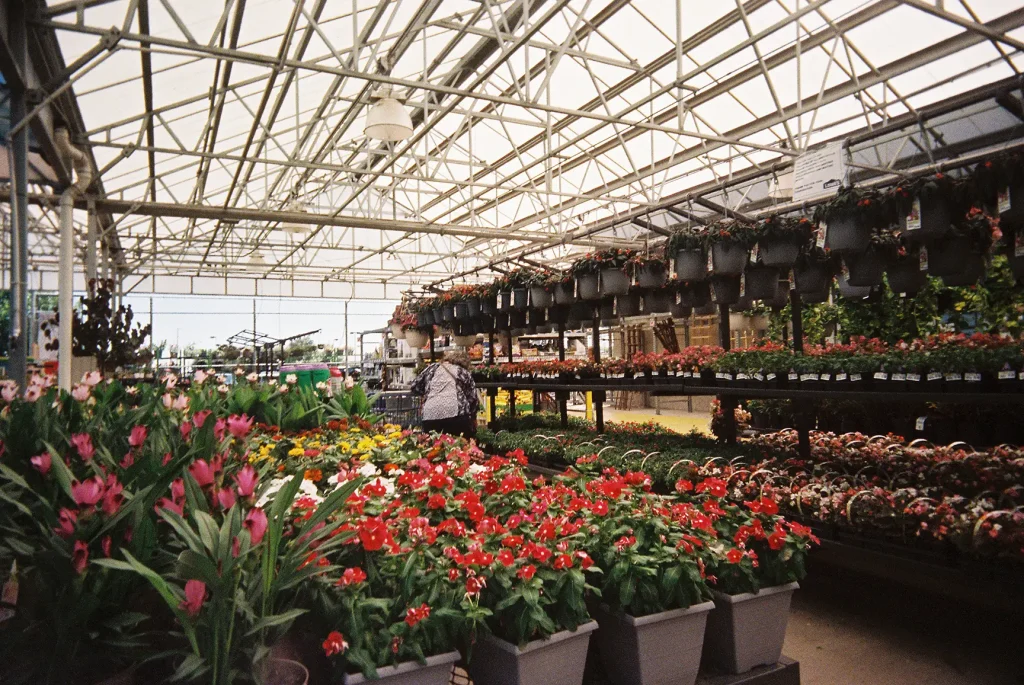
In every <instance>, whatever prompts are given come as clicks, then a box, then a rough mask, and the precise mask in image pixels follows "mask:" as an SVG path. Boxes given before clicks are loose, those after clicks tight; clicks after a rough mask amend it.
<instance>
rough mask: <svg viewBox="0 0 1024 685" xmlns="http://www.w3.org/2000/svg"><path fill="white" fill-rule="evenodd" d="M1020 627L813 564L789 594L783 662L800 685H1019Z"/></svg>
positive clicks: (1015, 621)
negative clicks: (795, 667) (794, 670)
mask: <svg viewBox="0 0 1024 685" xmlns="http://www.w3.org/2000/svg"><path fill="white" fill-rule="evenodd" d="M1022 636H1024V622H1022V620H1021V618H1020V617H1019V616H1017V617H1012V616H1008V615H1003V614H1000V613H998V612H994V611H992V610H989V609H981V608H977V607H974V606H970V605H966V604H964V603H957V602H955V601H953V600H948V599H945V598H943V597H939V596H937V595H932V594H929V593H925V592H922V591H920V590H916V589H910V588H904V587H902V586H899V585H896V584H894V583H891V582H888V581H882V580H877V579H872V578H866V577H865V576H863V575H859V574H855V573H852V572H848V571H843V570H841V569H838V568H836V567H832V566H826V565H821V564H818V565H814V564H812V568H811V569H810V575H809V576H808V578H807V580H806V581H805V582H804V583H803V584H802V587H801V589H800V590H799V591H798V592H797V593H796V594H795V595H794V598H793V607H792V610H791V613H790V620H789V628H788V631H787V633H786V645H785V649H784V653H785V654H786V656H788V657H790V658H792V659H796V660H798V661H799V662H800V673H801V684H802V685H890V684H892V685H1019V684H1021V683H1024V650H1022V649H1021V638H1022Z"/></svg>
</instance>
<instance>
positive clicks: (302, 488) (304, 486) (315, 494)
mask: <svg viewBox="0 0 1024 685" xmlns="http://www.w3.org/2000/svg"><path fill="white" fill-rule="evenodd" d="M299 494H300V495H306V496H307V497H312V498H314V499H319V498H320V493H319V491H317V489H316V484H315V483H314V482H313V481H311V480H305V479H304V480H303V481H302V483H301V484H300V485H299Z"/></svg>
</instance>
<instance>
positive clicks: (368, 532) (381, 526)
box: [359, 518, 390, 552]
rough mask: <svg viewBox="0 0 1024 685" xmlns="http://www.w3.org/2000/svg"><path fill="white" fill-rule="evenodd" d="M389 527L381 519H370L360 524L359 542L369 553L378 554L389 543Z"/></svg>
mask: <svg viewBox="0 0 1024 685" xmlns="http://www.w3.org/2000/svg"><path fill="white" fill-rule="evenodd" d="M389 537H390V535H389V534H388V526H387V524H386V523H384V522H383V521H381V520H380V519H379V518H368V519H366V520H365V521H363V522H362V523H360V524H359V541H360V542H361V543H363V549H365V550H366V551H367V552H376V551H377V550H379V549H380V548H381V547H383V546H384V545H385V544H387V542H388V538H389Z"/></svg>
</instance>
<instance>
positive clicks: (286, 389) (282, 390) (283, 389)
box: [277, 385, 288, 395]
mask: <svg viewBox="0 0 1024 685" xmlns="http://www.w3.org/2000/svg"><path fill="white" fill-rule="evenodd" d="M277 391H278V392H279V393H281V394H282V395H283V394H285V393H286V392H288V386H287V385H282V386H281V387H280V388H278V389H277Z"/></svg>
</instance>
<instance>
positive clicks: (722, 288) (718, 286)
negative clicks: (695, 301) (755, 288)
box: [711, 274, 740, 304]
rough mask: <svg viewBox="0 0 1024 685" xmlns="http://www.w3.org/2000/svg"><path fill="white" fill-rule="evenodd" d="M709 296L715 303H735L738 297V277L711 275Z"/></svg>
mask: <svg viewBox="0 0 1024 685" xmlns="http://www.w3.org/2000/svg"><path fill="white" fill-rule="evenodd" d="M711 297H712V299H713V300H714V302H715V304H736V302H738V301H739V299H740V277H739V276H719V275H718V274H715V275H714V276H712V277H711Z"/></svg>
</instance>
